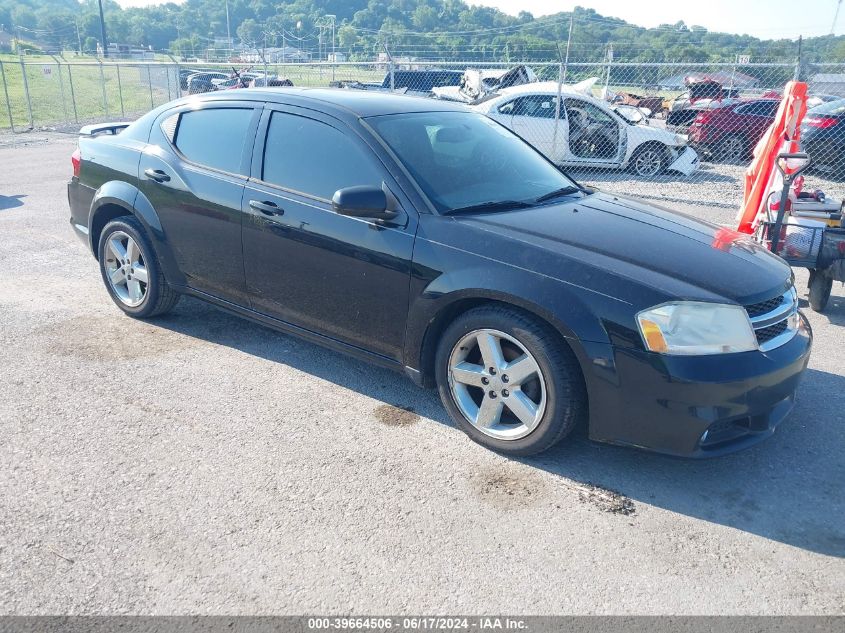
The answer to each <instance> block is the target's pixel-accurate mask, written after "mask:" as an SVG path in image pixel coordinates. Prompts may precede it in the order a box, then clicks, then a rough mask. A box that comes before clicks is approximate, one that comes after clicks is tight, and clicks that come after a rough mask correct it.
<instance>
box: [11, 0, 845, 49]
mask: <svg viewBox="0 0 845 633" xmlns="http://www.w3.org/2000/svg"><path fill="white" fill-rule="evenodd" d="M104 6H105V18H106V26H107V34H108V39H109V41H110V42H114V43H120V44H127V45H131V46H135V47H142V48H146V49H152V50H157V51H158V50H169V51H172V52H174V53H176V54H178V55H181V56H186V57H187V56H196V55H197V54H201V52H202V51H203V50H205V49H207V48H210V47H220V46H221V41H222V42H223V44H222V45H223V46H225V45H226V42H227V41H228V40H227V31H228V33H229V34H230V35H231V40H232V42H233V43H234V44H236V45H238V44H244V45H247V46H251V47H262V46H280V45H282V44H283V43H285V44H287V45H289V46H294V47H297V48H299V49H301V50H304V51H308V52H310V53H311V54H312V56H314V57H319V56H325V54H326V53H327V52H328V51H329V50H330V46H331V42H330V40H331V38H332V35H331V30H330V29H329V28H328V25H329V20H328V19H327V18H326V16H327V15H334V16H336V17H335V20H334V24H335V34H334V45H335V46H336V50H337V51H338V52H343V53H344V54H345V55H347V56H348V57H349V58H350V59H371V58H372V57H373V55H374V54H376V53H377V52H379V51H381V50H383V46H384V45H387V46H388V47H389V49H390V50H391V52H392V53H393V54H394V55H402V56H409V57H417V58H425V59H463V60H471V59H480V60H483V59H512V60H538V61H539V60H555V59H557V56H558V46H564V45H565V42H566V39H567V35H568V31H569V21H570V13H568V12H563V13H559V14H556V15H553V16H544V17H541V18H535V17H534V16H532V15H531V14H530V13H527V12H522V13H520V14H519V15H518V16H510V15H507V14H505V13H503V12H501V11H499V10H497V9H493V8H489V7H481V6H469V5H467V4H466V3H465V2H463V1H462V0H387V1H378V0H295V1H294V2H282V3H277V2H273V1H272V0H229V1H228V9H229V12H228V13H229V15H228V29H227V15H226V2H225V1H224V0H186V1H185V2H184V3H181V4H175V3H167V4H161V5H157V6H152V7H147V8H128V9H122V8H121V7H120V6H119V5H118V4H117V3H115V2H113V1H112V0H105V2H104ZM572 16H573V32H572V48H571V53H570V56H571V59H573V60H579V61H595V60H600V59H603V58H604V56H605V55H606V54H607V52H606V51H607V49H608V47H609V46H611V45H612V47H613V53H614V59H615V60H618V61H641V62H670V61H685V62H723V61H732V60H734V58H735V56H736V55H750V56H751V57H752V59H753V61H757V62H765V61H788V60H793V59H795V57H796V54H797V45H796V42H795V41H794V40H789V39H782V40H761V39H758V38H755V37H751V36H748V35H733V34H727V33H717V32H711V31H708V30H706V29H704V28H703V27H700V26H695V25H686V24H684V23H683V22H679V23H677V24H665V25H661V26H660V27H658V28H652V29H646V28H643V27H639V26H636V25H633V24H630V23H627V22H625V21H623V20H619V19H615V18H612V17H606V16H602V15H599V14H598V13H596V12H595V11H593V10H592V9H583V8H580V7H576V8H575V9H574V11H573V12H572ZM0 24H2V25H3V27H4V29H5V30H6V31H7V32H8V33H16V34H17V35H18V36H19V37H20V38H21V39H23V40H29V41H32V42H35V43H37V44H39V45H40V46H41V47H44V48H47V49H51V50H69V51H72V50H78V49H80V48H81V49H82V50H83V51H86V52H92V50H94V49H95V48H96V45H97V42H98V40H99V38H100V27H99V13H98V6H97V2H96V0H84V1H83V2H77V1H76V0H0ZM795 35H796V38H797V36H798V35H799V33H796V34H795ZM803 53H804V59H805V60H807V61H809V62H814V61H829V62H831V61H845V36H839V37H833V36H827V37H816V38H809V39H806V40H804V42H803Z"/></svg>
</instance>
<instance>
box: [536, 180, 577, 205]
mask: <svg viewBox="0 0 845 633" xmlns="http://www.w3.org/2000/svg"><path fill="white" fill-rule="evenodd" d="M579 191H583V190H582V189H581V188H580V187H573V186H571V185H570V186H568V187H561V188H560V189H555V190H554V191H550V192H549V193H545V194H543V195H542V196H540V197H539V198H537V199H536V200H534V202H536V203H538V204H539V203H540V202H546V201H547V200H551V199H552V198H559V197H560V196H568V195H570V194H573V193H578V192H579Z"/></svg>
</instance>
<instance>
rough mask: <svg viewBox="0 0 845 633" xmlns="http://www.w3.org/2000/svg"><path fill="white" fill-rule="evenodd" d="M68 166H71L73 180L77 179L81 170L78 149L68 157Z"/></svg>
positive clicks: (80, 156)
mask: <svg viewBox="0 0 845 633" xmlns="http://www.w3.org/2000/svg"><path fill="white" fill-rule="evenodd" d="M70 164H71V165H73V176H74V178H79V172H80V170H81V169H82V152H80V151H79V148H78V147H77V148H76V149H75V150H74V151H73V154H71V155H70Z"/></svg>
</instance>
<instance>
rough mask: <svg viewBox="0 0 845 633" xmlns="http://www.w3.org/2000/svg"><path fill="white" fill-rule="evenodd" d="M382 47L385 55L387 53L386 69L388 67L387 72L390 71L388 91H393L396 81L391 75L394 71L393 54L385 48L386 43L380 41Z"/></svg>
mask: <svg viewBox="0 0 845 633" xmlns="http://www.w3.org/2000/svg"><path fill="white" fill-rule="evenodd" d="M382 47H383V48H384V53H385V55H387V63H388V69H389V72H390V92H393V91H394V90H396V81H395V79H394V76H393V75H394V72H393V71H394V64H393V55H391V54H390V51H389V50H388V48H387V44H385V43H382Z"/></svg>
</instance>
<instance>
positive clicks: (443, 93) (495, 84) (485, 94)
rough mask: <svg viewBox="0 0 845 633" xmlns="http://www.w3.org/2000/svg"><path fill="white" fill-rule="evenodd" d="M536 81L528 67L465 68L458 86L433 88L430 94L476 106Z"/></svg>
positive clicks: (534, 75) (535, 76)
mask: <svg viewBox="0 0 845 633" xmlns="http://www.w3.org/2000/svg"><path fill="white" fill-rule="evenodd" d="M536 81H537V75H536V74H535V73H534V71H533V70H531V69H530V68H528V66H522V65H520V66H516V67H515V68H511V69H510V70H506V69H484V70H482V69H478V68H467V70H466V72H464V74H463V77H462V78H461V81H460V84H459V85H457V86H444V87H441V88H433V89H432V91H431V92H432V94H433V95H434V96H435V97H437V98H438V99H443V100H445V101H460V102H461V103H469V104H477V103H481V102H482V101H484V100H486V99H488V98H490V97H492V96H493V95H495V94H496V93H497V92H499V91H501V90H504V89H506V88H512V87H514V86H521V85H523V84H530V83H536Z"/></svg>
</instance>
